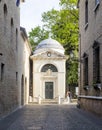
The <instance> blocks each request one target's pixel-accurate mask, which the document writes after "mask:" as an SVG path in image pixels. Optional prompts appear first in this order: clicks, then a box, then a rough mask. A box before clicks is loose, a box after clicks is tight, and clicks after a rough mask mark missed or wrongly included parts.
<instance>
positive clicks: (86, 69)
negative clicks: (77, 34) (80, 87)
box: [83, 53, 88, 86]
mask: <svg viewBox="0 0 102 130" xmlns="http://www.w3.org/2000/svg"><path fill="white" fill-rule="evenodd" d="M83 59H84V60H83V78H84V79H83V82H84V86H87V85H88V55H87V54H86V53H84V55H83Z"/></svg>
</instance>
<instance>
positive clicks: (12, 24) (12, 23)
mask: <svg viewBox="0 0 102 130" xmlns="http://www.w3.org/2000/svg"><path fill="white" fill-rule="evenodd" d="M13 27H14V22H13V18H11V43H13V39H14V37H13V36H14V35H13Z"/></svg>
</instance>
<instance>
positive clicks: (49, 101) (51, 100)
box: [29, 99, 58, 105]
mask: <svg viewBox="0 0 102 130" xmlns="http://www.w3.org/2000/svg"><path fill="white" fill-rule="evenodd" d="M36 104H39V103H38V102H29V105H36ZM41 104H42V105H47V104H58V101H56V100H54V99H43V100H41Z"/></svg>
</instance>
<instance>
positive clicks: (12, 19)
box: [11, 18, 14, 27]
mask: <svg viewBox="0 0 102 130" xmlns="http://www.w3.org/2000/svg"><path fill="white" fill-rule="evenodd" d="M13 25H14V23H13V18H11V27H12V26H13Z"/></svg>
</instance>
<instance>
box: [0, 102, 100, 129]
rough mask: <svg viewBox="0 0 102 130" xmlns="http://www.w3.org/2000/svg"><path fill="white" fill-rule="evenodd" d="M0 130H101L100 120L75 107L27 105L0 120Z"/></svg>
mask: <svg viewBox="0 0 102 130" xmlns="http://www.w3.org/2000/svg"><path fill="white" fill-rule="evenodd" d="M0 130H102V119H101V118H99V117H97V116H95V115H92V114H91V113H88V112H85V111H83V110H81V109H78V108H76V105H71V104H70V105H28V106H25V107H23V108H22V109H20V110H18V111H16V112H14V113H13V114H11V115H10V116H8V117H7V118H4V119H2V120H0Z"/></svg>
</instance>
